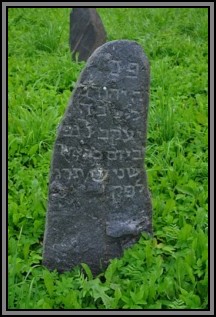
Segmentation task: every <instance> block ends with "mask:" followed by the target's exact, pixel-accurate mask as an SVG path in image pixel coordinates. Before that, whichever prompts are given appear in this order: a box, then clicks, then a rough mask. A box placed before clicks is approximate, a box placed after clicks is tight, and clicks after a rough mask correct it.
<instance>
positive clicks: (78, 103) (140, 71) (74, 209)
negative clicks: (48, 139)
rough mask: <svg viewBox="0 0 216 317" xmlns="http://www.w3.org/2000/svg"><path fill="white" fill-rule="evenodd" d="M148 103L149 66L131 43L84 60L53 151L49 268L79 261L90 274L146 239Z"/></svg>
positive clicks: (61, 268)
mask: <svg viewBox="0 0 216 317" xmlns="http://www.w3.org/2000/svg"><path fill="white" fill-rule="evenodd" d="M148 100H149V63H148V60H147V58H146V56H145V55H144V53H143V50H142V48H141V47H140V46H139V45H138V44H137V43H136V42H132V41H126V40H121V41H113V42H109V43H106V44H104V45H102V46H101V47H99V48H98V49H97V50H96V51H95V52H94V53H93V54H92V56H91V57H90V58H89V59H88V62H87V65H86V67H85V69H84V70H83V72H82V74H81V76H80V79H79V81H78V82H77V85H76V87H75V89H74V92H73V95H72V98H71V100H70V103H69V106H68V108H67V111H66V113H65V115H64V118H63V120H62V122H61V124H60V126H59V129H58V134H57V139H56V142H55V146H54V153H53V160H52V165H51V173H50V184H49V202H48V212H47V223H46V231H45V238H44V254H43V263H44V265H45V266H47V267H48V268H49V269H57V270H58V271H60V272H63V271H66V270H70V269H71V268H72V267H74V266H75V265H78V264H80V263H82V262H84V263H87V264H88V265H89V266H90V268H91V269H92V272H93V273H94V274H97V273H99V272H100V271H101V269H103V268H105V267H106V266H107V264H108V262H109V259H111V258H114V257H119V256H121V255H122V251H123V249H124V248H126V247H128V246H131V245H132V244H133V243H135V242H136V241H137V240H138V239H139V237H140V233H141V232H142V231H145V232H148V233H151V232H152V221H151V216H152V206H151V199H150V196H149V191H148V188H147V180H146V172H145V169H144V153H145V142H146V130H147V113H148ZM143 252H145V250H143Z"/></svg>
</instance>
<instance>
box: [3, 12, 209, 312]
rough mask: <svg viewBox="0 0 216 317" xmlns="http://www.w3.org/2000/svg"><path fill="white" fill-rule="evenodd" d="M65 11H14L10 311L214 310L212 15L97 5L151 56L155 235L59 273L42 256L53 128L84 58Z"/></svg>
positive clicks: (109, 24) (121, 34) (149, 158)
mask: <svg viewBox="0 0 216 317" xmlns="http://www.w3.org/2000/svg"><path fill="white" fill-rule="evenodd" d="M69 12H70V9H67V8H62V9H53V8H51V9H45V8H41V9H38V8H29V9H28V8H9V18H8V57H9V59H8V100H9V103H8V109H9V110H8V127H9V131H8V206H9V210H8V266H9V269H8V285H9V289H8V302H9V308H10V309H136V308H137V309H152V308H155V309H207V308H208V98H207V94H208V12H207V9H204V8H194V9H189V8H186V9H185V8H172V9H166V8H154V9H152V8H143V9H136V8H135V9H134V8H130V9H124V8H122V9H112V8H111V9H108V8H104V9H98V12H99V14H100V16H101V18H102V20H103V23H104V25H105V28H106V31H107V35H108V40H116V39H130V40H136V41H137V42H138V43H139V44H140V45H141V46H142V47H143V48H144V50H145V52H146V54H147V56H148V58H149V60H150V64H151V94H150V109H149V122H148V143H147V151H146V161H145V164H146V169H147V174H148V181H149V187H150V190H151V195H152V201H153V229H154V236H153V237H152V238H149V237H147V236H146V235H145V234H143V235H142V237H141V238H140V240H139V242H138V243H137V244H135V245H134V246H133V247H132V248H130V249H128V250H126V251H125V252H124V256H123V257H122V258H121V259H113V260H112V261H111V263H110V265H109V267H108V268H107V270H106V272H104V273H102V274H101V275H100V276H99V277H97V278H93V277H92V275H91V272H90V270H89V268H88V267H87V266H86V265H85V264H83V266H82V269H80V268H75V269H74V270H72V271H71V272H68V273H64V274H58V273H56V272H49V271H48V270H47V269H45V268H44V267H43V266H42V265H41V259H42V241H43V233H44V225H45V214H46V204H47V193H48V176H49V168H50V160H51V154H52V148H53V143H54V140H55V135H56V129H57V125H58V123H59V122H60V120H61V118H62V116H63V114H64V111H65V109H66V107H67V104H68V100H69V98H70V96H71V91H72V90H73V87H74V85H75V83H76V81H77V79H78V77H79V74H80V71H81V69H82V68H83V67H84V65H85V63H75V62H72V61H71V55H70V52H69V39H68V36H69Z"/></svg>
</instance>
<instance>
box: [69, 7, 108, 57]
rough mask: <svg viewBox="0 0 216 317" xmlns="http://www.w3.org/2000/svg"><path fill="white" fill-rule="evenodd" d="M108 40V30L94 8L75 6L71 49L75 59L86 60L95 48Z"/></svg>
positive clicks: (71, 22)
mask: <svg viewBox="0 0 216 317" xmlns="http://www.w3.org/2000/svg"><path fill="white" fill-rule="evenodd" d="M105 42H106V32H105V29H104V26H103V23H102V21H101V18H100V16H99V15H98V14H97V11H96V9H93V8H74V9H73V10H72V11H71V14H70V49H71V52H72V57H73V59H75V55H76V53H78V61H86V60H87V59H88V58H89V56H90V55H91V54H92V53H93V52H94V50H95V49H96V48H97V47H99V46H101V45H102V44H104V43H105Z"/></svg>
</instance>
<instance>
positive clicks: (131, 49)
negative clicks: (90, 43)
mask: <svg viewBox="0 0 216 317" xmlns="http://www.w3.org/2000/svg"><path fill="white" fill-rule="evenodd" d="M104 51H109V52H111V54H112V55H114V56H117V55H118V56H119V57H120V58H121V59H123V58H124V56H127V58H128V59H129V58H130V57H133V58H135V59H139V58H142V59H144V60H145V62H147V63H148V59H147V57H146V55H145V52H144V50H143V48H142V46H141V45H140V44H138V43H137V42H135V41H131V40H114V41H110V42H107V43H104V44H103V45H101V46H99V47H98V48H97V49H96V50H95V51H94V52H93V54H92V55H91V56H90V57H89V59H88V62H90V61H91V60H92V59H93V58H95V56H96V55H101V54H103V52H104ZM134 54H135V55H134ZM105 58H106V56H105ZM110 58H111V56H110Z"/></svg>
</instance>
